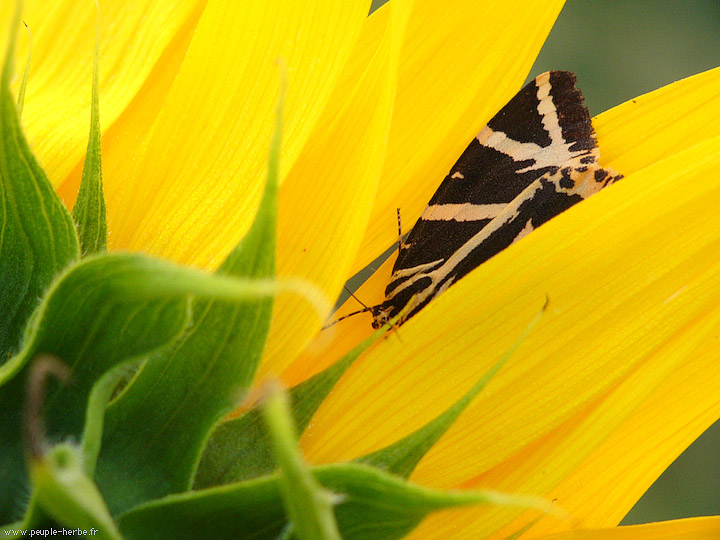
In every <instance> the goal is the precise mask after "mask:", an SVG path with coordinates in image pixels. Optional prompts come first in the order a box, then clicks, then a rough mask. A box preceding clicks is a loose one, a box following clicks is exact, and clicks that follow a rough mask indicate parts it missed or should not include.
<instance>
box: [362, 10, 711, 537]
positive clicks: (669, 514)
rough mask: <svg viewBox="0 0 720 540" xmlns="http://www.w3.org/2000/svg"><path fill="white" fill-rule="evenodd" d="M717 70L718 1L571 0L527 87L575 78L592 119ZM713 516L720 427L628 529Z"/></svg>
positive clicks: (636, 511)
mask: <svg viewBox="0 0 720 540" xmlns="http://www.w3.org/2000/svg"><path fill="white" fill-rule="evenodd" d="M383 3H384V1H382V0H379V1H378V0H376V1H375V2H374V6H378V5H381V4H383ZM459 31H467V28H466V29H461V30H459ZM716 66H720V0H568V1H567V2H566V4H565V7H564V9H563V11H562V13H561V14H560V17H559V18H558V20H557V23H556V24H555V27H554V28H553V30H552V32H551V33H550V36H549V38H548V40H547V42H546V43H545V46H544V47H543V49H542V51H541V53H540V56H539V57H538V59H537V62H536V63H535V65H534V66H533V69H532V70H531V72H530V75H529V76H528V80H529V79H531V78H533V77H534V76H535V75H537V74H539V73H542V72H543V71H547V70H551V69H563V70H569V71H574V72H575V74H576V75H577V78H578V86H579V87H580V88H581V89H582V92H583V94H584V95H585V99H586V102H587V105H588V108H589V109H590V113H591V114H592V115H593V116H595V115H597V114H599V113H601V112H602V111H604V110H606V109H609V108H611V107H613V106H615V105H617V104H619V103H622V102H624V101H627V100H629V99H631V98H633V97H635V96H637V95H640V94H644V93H646V92H650V91H652V90H655V89H657V88H659V87H661V86H664V85H666V84H668V83H671V82H673V81H676V80H678V79H682V78H684V77H687V76H690V75H693V74H695V73H698V72H701V71H705V70H708V69H712V68H714V67H716ZM718 131H719V132H720V122H718ZM718 361H719V362H720V358H719V359H718ZM718 396H719V397H720V389H718ZM668 406H672V404H668ZM711 514H720V423H717V424H715V425H714V426H712V427H711V428H710V429H708V431H706V432H705V434H703V435H702V436H701V437H700V438H699V439H698V440H697V441H696V442H695V444H693V445H692V446H691V447H690V448H688V450H687V451H686V452H685V453H684V454H682V455H681V456H680V457H679V458H678V459H677V460H676V461H675V463H673V465H671V466H670V468H669V469H668V470H667V471H666V472H665V474H663V475H662V476H661V477H660V478H659V479H658V480H657V482H655V484H654V485H653V486H652V487H651V488H650V489H649V490H648V492H647V493H646V495H645V496H644V497H643V498H642V499H641V500H640V501H639V502H638V503H637V504H636V505H635V507H634V508H633V509H632V511H631V512H630V513H629V514H628V515H627V517H626V518H625V520H624V521H623V524H631V523H645V522H649V521H658V520H664V519H675V518H682V517H689V516H701V515H711Z"/></svg>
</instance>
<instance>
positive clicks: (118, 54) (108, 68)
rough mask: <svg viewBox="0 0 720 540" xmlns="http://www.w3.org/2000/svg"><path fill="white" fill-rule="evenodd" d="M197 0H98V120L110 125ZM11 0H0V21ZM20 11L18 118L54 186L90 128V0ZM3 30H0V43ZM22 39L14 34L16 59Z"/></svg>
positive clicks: (32, 0)
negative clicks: (22, 85) (26, 68)
mask: <svg viewBox="0 0 720 540" xmlns="http://www.w3.org/2000/svg"><path fill="white" fill-rule="evenodd" d="M204 1H205V0H190V1H185V0H171V1H167V2H154V1H151V0H130V1H121V0H113V1H106V2H101V15H100V16H101V19H102V21H101V22H102V28H101V33H102V35H101V37H100V40H101V41H100V56H101V59H102V60H101V62H100V81H99V82H100V92H101V106H102V124H103V126H109V125H111V124H112V123H113V122H114V121H115V119H116V118H117V117H118V116H119V115H120V114H121V113H122V111H123V110H124V109H125V107H126V106H127V104H128V102H129V101H130V100H131V99H132V98H133V97H134V96H135V94H136V92H137V91H138V89H139V88H140V86H141V85H142V84H143V82H144V81H145V78H146V77H147V75H148V74H149V73H150V71H151V70H152V69H153V67H154V66H155V63H156V62H157V61H158V58H159V57H160V56H161V55H162V53H163V51H164V50H165V48H166V46H167V45H168V43H169V42H170V41H171V40H172V39H173V37H174V36H175V33H176V32H177V31H178V29H179V28H181V27H182V26H183V25H184V24H185V23H186V21H187V19H188V17H190V16H191V15H192V14H193V13H194V11H195V10H196V9H197V8H198V6H202V4H204ZM14 4H15V3H14V2H3V3H2V6H1V7H0V20H2V21H9V20H10V19H9V18H8V17H5V15H6V12H7V11H8V10H9V9H12V8H13V7H14ZM23 18H24V20H25V21H26V22H27V24H28V27H29V28H30V30H31V31H32V35H33V50H32V64H31V67H30V77H29V80H28V85H27V93H26V96H25V108H24V110H23V124H24V127H25V131H26V133H27V136H28V139H29V141H30V145H31V147H32V149H33V151H34V152H35V154H36V156H37V157H38V159H39V160H40V162H41V164H42V165H43V167H44V168H45V170H46V171H47V173H48V176H49V177H50V179H51V181H52V182H53V183H54V184H55V185H59V184H60V183H61V182H62V181H63V180H64V179H65V178H66V176H67V175H68V174H69V173H70V171H71V170H72V169H73V168H74V167H75V166H76V165H77V163H78V162H79V161H82V159H84V155H85V149H86V147H87V137H88V132H89V130H90V91H91V87H90V86H91V79H92V57H93V51H94V48H95V28H96V10H95V3H94V2H93V1H92V0H88V1H78V0H60V1H54V2H47V1H46V0H28V1H27V2H25V10H24V13H23ZM6 32H7V29H6V28H5V24H3V25H2V28H1V29H0V33H1V35H0V39H2V42H3V43H4V42H5V34H6ZM27 41H28V40H27V39H26V38H23V39H21V45H22V46H21V48H20V50H19V52H18V60H19V61H20V62H19V65H20V66H23V65H24V58H25V55H26V54H27Z"/></svg>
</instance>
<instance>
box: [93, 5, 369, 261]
mask: <svg viewBox="0 0 720 540" xmlns="http://www.w3.org/2000/svg"><path fill="white" fill-rule="evenodd" d="M368 5H369V2H367V1H366V0H353V1H347V2H334V1H331V0H315V1H312V2H306V1H302V2H301V1H299V0H292V1H287V0H268V1H265V2H252V1H249V0H244V1H241V2H225V1H222V0H211V1H209V2H208V5H207V6H206V8H205V11H204V13H203V15H202V17H201V18H200V21H199V23H198V25H197V27H196V29H195V34H194V36H193V39H192V41H191V43H190V46H189V48H188V51H187V55H186V57H185V59H184V61H183V63H182V66H181V68H180V71H179V73H178V75H177V77H176V79H175V81H174V83H173V86H172V88H171V89H170V91H169V93H168V96H167V98H166V99H165V101H164V103H163V105H162V108H161V109H160V111H159V112H158V115H157V119H156V121H155V123H154V124H153V126H152V128H151V131H150V133H149V135H148V137H147V140H146V141H145V144H144V145H143V147H142V150H141V151H139V154H140V155H138V156H137V157H136V163H131V164H128V165H126V171H125V173H124V174H125V176H123V177H122V178H108V179H107V188H106V191H105V193H106V198H107V203H108V229H109V233H110V235H109V245H110V246H111V247H112V248H114V249H132V250H142V251H146V252H152V253H155V254H158V255H161V256H164V257H168V258H171V259H174V260H177V261H181V262H185V263H189V264H194V265H198V266H203V267H210V268H212V267H215V266H217V265H219V264H220V263H221V262H222V260H223V258H224V256H225V255H226V254H227V253H228V252H229V251H230V250H231V249H232V248H233V247H234V246H235V244H236V243H237V242H238V241H239V240H240V238H242V236H243V234H244V233H245V231H246V230H247V227H248V225H249V223H250V222H251V220H252V216H253V213H254V209H255V207H256V205H257V199H258V197H259V190H260V187H261V185H262V182H263V179H264V177H265V174H266V169H267V153H268V148H269V143H270V136H271V132H272V129H273V125H274V117H275V105H276V100H277V96H278V91H279V88H280V81H281V72H282V71H285V72H286V73H287V81H288V85H287V92H286V96H287V98H286V100H285V104H284V119H285V121H284V133H283V147H282V159H281V164H280V166H281V176H282V177H283V178H284V177H285V175H286V174H287V171H288V170H289V169H290V168H291V167H292V165H293V163H294V162H295V159H296V158H297V156H298V155H299V153H300V151H301V149H302V147H303V146H304V144H305V142H306V140H307V138H308V136H309V134H310V131H311V129H312V128H313V126H314V125H315V122H316V121H317V118H318V116H319V115H320V112H321V111H322V109H323V107H324V105H325V103H326V101H327V99H328V97H329V94H330V91H331V90H332V88H333V86H334V84H335V82H336V80H337V77H338V75H339V73H340V70H341V69H342V67H343V65H344V64H345V60H346V58H347V56H348V55H349V53H350V50H351V48H352V46H353V45H354V44H355V41H356V38H357V36H358V34H359V32H360V28H361V26H362V24H363V22H364V20H365V18H366V14H367V10H368ZM279 63H280V64H284V65H285V67H284V68H281V67H279V65H278V64H279Z"/></svg>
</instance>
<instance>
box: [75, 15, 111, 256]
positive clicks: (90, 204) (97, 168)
mask: <svg viewBox="0 0 720 540" xmlns="http://www.w3.org/2000/svg"><path fill="white" fill-rule="evenodd" d="M96 5H97V4H96ZM99 10H100V8H99V7H98V15H97V18H98V23H97V33H96V37H95V54H94V56H93V79H92V105H91V108H90V137H89V139H88V146H87V153H86V154H85V165H84V167H83V173H82V180H81V182H80V190H79V191H78V196H77V200H76V201H75V206H74V207H73V218H74V219H75V223H76V224H77V229H78V237H79V238H80V247H81V249H82V253H83V255H87V254H91V253H97V252H99V251H104V250H105V248H106V247H107V223H106V210H105V197H104V195H103V183H102V155H101V148H100V138H101V131H100V97H99V88H98V86H99V83H98V76H99V75H98V74H99V71H100V12H99Z"/></svg>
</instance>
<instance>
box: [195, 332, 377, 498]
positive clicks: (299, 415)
mask: <svg viewBox="0 0 720 540" xmlns="http://www.w3.org/2000/svg"><path fill="white" fill-rule="evenodd" d="M385 332H386V329H380V330H378V331H376V332H375V333H374V334H373V335H372V336H370V337H369V338H367V339H366V340H365V341H363V342H362V343H360V344H359V345H356V346H355V347H354V348H353V349H352V350H351V351H350V352H348V353H347V354H346V355H345V356H344V357H342V358H341V359H340V360H338V361H337V362H335V363H334V364H333V365H331V366H330V367H328V368H326V369H324V370H323V371H321V372H320V373H318V374H316V375H314V376H312V377H311V378H309V379H308V380H306V381H304V382H302V383H300V384H299V385H297V386H295V387H293V388H292V389H290V392H289V393H290V401H291V403H292V411H293V417H294V419H295V425H296V427H297V429H298V431H299V432H301V433H302V432H303V431H304V430H305V428H306V427H307V425H308V424H309V423H310V419H311V418H312V416H313V415H314V414H315V411H317V409H318V407H320V405H321V403H322V402H323V401H324V400H325V398H326V397H327V395H328V394H329V393H330V391H331V390H332V389H333V387H334V386H335V384H336V383H337V381H338V380H339V379H340V377H342V375H343V374H344V373H345V372H346V371H347V370H348V368H349V367H350V366H351V365H352V364H353V363H354V362H355V360H357V358H358V357H359V356H360V355H361V354H362V353H363V352H364V351H366V350H367V349H368V348H369V347H370V346H371V345H372V344H373V343H375V342H376V341H377V340H378V339H380V338H381V337H382V336H383V335H384V334H385ZM275 468H276V464H275V459H274V457H273V452H272V449H271V447H270V441H269V439H268V436H267V431H266V430H265V427H264V425H263V422H262V418H261V416H260V411H259V410H258V409H251V410H249V411H247V412H246V413H245V414H243V415H242V416H240V417H238V418H234V419H232V420H228V421H225V422H222V423H221V424H219V425H218V426H217V428H216V429H215V430H214V431H213V433H212V435H211V437H210V440H209V441H208V444H207V446H206V448H205V452H204V453H203V456H202V460H201V461H200V465H199V467H198V470H197V474H196V476H195V482H194V488H195V489H200V488H206V487H211V486H218V485H222V484H229V483H231V482H239V481H241V480H249V479H251V478H256V477H258V476H264V475H267V474H270V473H271V472H272V471H274V470H275Z"/></svg>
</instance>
